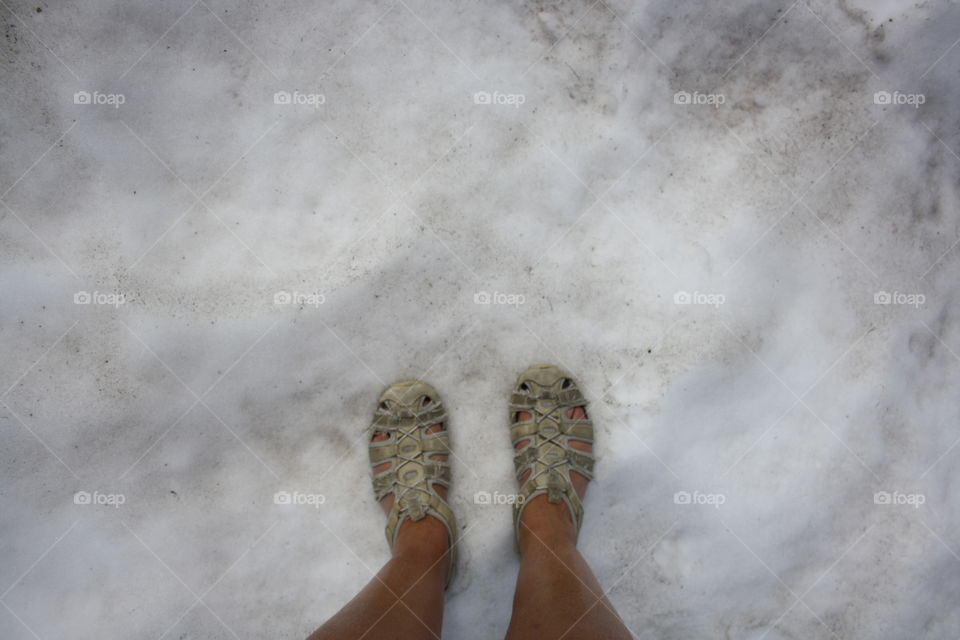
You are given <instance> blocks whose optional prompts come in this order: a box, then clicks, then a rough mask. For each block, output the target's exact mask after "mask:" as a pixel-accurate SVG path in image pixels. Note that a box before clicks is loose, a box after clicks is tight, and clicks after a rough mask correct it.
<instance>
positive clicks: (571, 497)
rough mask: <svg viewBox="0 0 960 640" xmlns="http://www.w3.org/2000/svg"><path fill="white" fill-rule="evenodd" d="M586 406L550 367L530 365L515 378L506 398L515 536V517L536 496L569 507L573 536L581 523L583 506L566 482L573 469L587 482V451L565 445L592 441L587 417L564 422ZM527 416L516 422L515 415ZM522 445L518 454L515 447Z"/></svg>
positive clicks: (568, 380) (589, 471)
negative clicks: (515, 484) (516, 487)
mask: <svg viewBox="0 0 960 640" xmlns="http://www.w3.org/2000/svg"><path fill="white" fill-rule="evenodd" d="M586 405H587V400H586V398H584V397H583V394H582V393H581V392H580V389H579V388H578V387H577V384H576V382H574V380H573V379H572V378H571V377H570V376H569V375H568V374H567V373H565V372H564V371H562V370H561V369H559V368H557V367H554V366H550V365H538V366H535V367H530V368H529V369H527V370H526V371H524V372H523V373H522V374H520V377H519V378H518V379H517V383H516V386H515V387H514V391H513V393H512V394H511V397H510V423H511V426H510V437H511V440H512V441H513V445H514V456H513V464H514V470H515V471H516V475H517V480H518V481H519V480H520V479H521V478H522V477H523V475H524V473H526V472H527V471H528V470H529V471H530V476H529V477H528V478H527V480H526V482H524V483H523V484H522V485H521V487H520V492H519V498H518V500H517V501H516V502H515V503H514V526H515V528H517V535H519V522H520V514H521V513H522V512H523V508H524V506H525V505H526V504H527V503H528V502H529V501H530V500H531V499H533V498H535V497H536V496H538V495H542V494H546V496H547V500H548V501H550V502H552V503H560V502H563V503H564V504H566V505H567V508H569V509H570V514H571V516H572V517H573V522H574V525H575V527H576V530H577V532H578V533H579V531H580V526H581V524H582V522H583V505H582V503H581V502H580V497H579V496H578V495H577V492H576V490H575V489H574V487H573V483H572V482H571V480H570V472H571V471H575V472H577V473H579V474H581V475H582V476H584V477H585V478H587V479H590V478H592V477H593V464H594V457H593V453H591V452H588V451H579V450H577V449H574V448H573V447H571V446H570V442H571V441H574V440H578V441H581V442H584V443H587V444H592V443H593V423H592V422H591V421H590V419H589V418H579V419H578V418H568V417H567V412H568V410H570V409H572V408H574V407H582V406H586ZM520 412H526V413H529V414H530V417H529V418H528V419H527V420H524V421H518V420H517V414H518V413H520ZM523 442H526V443H527V444H525V445H524V446H523V447H522V448H520V449H519V450H518V449H517V448H516V447H517V445H518V444H519V443H523Z"/></svg>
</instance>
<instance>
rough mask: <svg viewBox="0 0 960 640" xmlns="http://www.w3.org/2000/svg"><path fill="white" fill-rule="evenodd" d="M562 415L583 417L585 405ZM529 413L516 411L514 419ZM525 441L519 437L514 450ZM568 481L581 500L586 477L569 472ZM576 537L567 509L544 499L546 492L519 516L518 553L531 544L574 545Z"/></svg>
mask: <svg viewBox="0 0 960 640" xmlns="http://www.w3.org/2000/svg"><path fill="white" fill-rule="evenodd" d="M566 415H567V417H568V418H570V419H573V420H578V419H586V418H587V409H586V407H585V406H579V407H572V408H570V409H567V412H566ZM531 417H532V415H531V414H530V413H529V412H527V411H518V412H517V416H516V418H517V422H523V421H524V420H529V419H530V418H531ZM529 444H530V441H529V440H522V441H520V442H518V443H517V444H516V447H515V448H516V450H517V451H522V450H523V449H524V448H525V447H526V446H527V445H529ZM570 446H571V447H572V448H574V449H577V450H579V451H585V452H588V453H589V452H592V451H593V445H591V444H588V443H586V442H581V441H579V440H571V441H570ZM530 473H531V472H530V471H527V472H526V473H524V474H523V476H521V477H520V485H521V486H522V485H523V483H524V482H526V481H527V478H529V477H530ZM570 481H571V482H572V483H573V488H574V490H575V491H576V492H577V496H578V497H579V498H580V499H581V500H582V499H583V496H584V494H585V493H586V492H587V484H589V482H590V480H589V479H587V478H586V477H584V476H583V475H582V474H580V473H577V472H576V471H570ZM576 540H577V531H576V527H575V525H574V523H573V519H572V518H571V517H570V510H569V509H568V508H567V507H566V505H564V504H563V503H560V504H553V503H551V502H549V501H548V500H547V496H546V495H543V494H541V495H539V496H537V497H535V498H533V499H532V500H530V503H529V504H528V505H527V507H526V508H525V509H524V510H523V513H522V514H521V515H520V551H521V553H522V552H523V551H524V549H525V548H527V547H528V546H529V545H530V544H531V543H533V544H535V545H537V546H542V544H543V543H548V544H556V543H560V544H570V545H575V544H576Z"/></svg>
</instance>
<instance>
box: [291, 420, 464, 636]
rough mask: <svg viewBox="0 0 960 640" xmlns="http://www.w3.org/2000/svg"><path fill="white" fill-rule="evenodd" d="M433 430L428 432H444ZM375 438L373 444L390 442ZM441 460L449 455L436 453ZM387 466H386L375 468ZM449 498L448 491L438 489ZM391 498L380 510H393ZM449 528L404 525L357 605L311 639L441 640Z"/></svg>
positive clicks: (435, 523) (432, 523) (434, 523)
mask: <svg viewBox="0 0 960 640" xmlns="http://www.w3.org/2000/svg"><path fill="white" fill-rule="evenodd" d="M441 428H442V427H441V426H440V425H433V426H432V427H430V429H429V430H428V431H431V432H432V431H436V430H439V429H441ZM386 437H387V435H386V434H383V433H377V434H375V435H374V440H379V439H383V438H386ZM434 458H435V459H438V460H442V459H445V458H446V455H441V454H435V456H434ZM384 466H389V463H385V464H384V465H381V466H379V467H377V468H376V471H380V470H382V467H384ZM436 489H437V492H438V493H439V494H440V495H441V496H442V497H444V498H446V489H445V488H444V487H441V486H439V485H437V486H436ZM393 500H394V496H393V494H390V495H387V496H386V497H385V498H384V499H383V501H382V506H383V508H384V511H385V512H386V513H390V509H391V508H392V507H393ZM448 547H449V540H448V536H447V529H446V527H444V526H443V523H441V522H440V521H439V520H437V519H436V518H434V517H433V516H428V517H426V518H424V519H423V520H420V521H418V522H411V521H409V520H408V521H406V522H404V523H403V524H401V525H400V533H399V534H398V535H397V543H396V545H395V546H394V548H393V557H392V558H390V560H389V561H388V562H387V564H385V565H384V566H383V568H382V569H381V570H380V571H379V572H378V573H377V575H376V576H375V577H374V578H373V579H372V580H370V582H368V583H367V585H366V586H365V587H364V588H363V589H362V590H361V591H360V593H358V594H357V595H356V596H355V597H354V598H353V600H351V601H350V602H348V603H347V605H346V606H345V607H344V608H343V609H341V610H340V611H339V612H337V613H336V615H334V616H333V617H332V618H330V619H329V620H328V621H327V622H326V623H325V624H324V625H323V626H321V627H320V628H319V629H317V630H316V631H314V632H313V634H312V635H311V636H310V638H309V639H308V640H360V639H361V638H363V639H365V640H385V639H386V638H403V639H404V640H407V639H409V640H421V639H422V640H437V639H438V638H439V637H440V627H441V625H442V622H443V589H444V581H445V580H446V577H447V568H448V567H449V564H450V560H449V554H448V551H449V549H448Z"/></svg>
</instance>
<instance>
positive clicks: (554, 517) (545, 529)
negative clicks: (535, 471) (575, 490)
mask: <svg viewBox="0 0 960 640" xmlns="http://www.w3.org/2000/svg"><path fill="white" fill-rule="evenodd" d="M576 544H577V530H576V527H575V526H574V524H573V520H572V519H571V517H570V510H569V509H567V506H566V505H565V504H562V503H561V504H554V503H551V502H549V501H548V500H547V497H546V496H545V495H540V496H537V497H536V498H534V499H533V500H531V501H530V504H528V505H527V506H526V507H525V508H524V510H523V514H522V515H521V517H520V552H521V553H524V552H525V551H527V550H535V549H538V548H539V549H543V548H544V547H547V548H549V549H551V550H557V549H566V548H568V547H569V548H573V547H576Z"/></svg>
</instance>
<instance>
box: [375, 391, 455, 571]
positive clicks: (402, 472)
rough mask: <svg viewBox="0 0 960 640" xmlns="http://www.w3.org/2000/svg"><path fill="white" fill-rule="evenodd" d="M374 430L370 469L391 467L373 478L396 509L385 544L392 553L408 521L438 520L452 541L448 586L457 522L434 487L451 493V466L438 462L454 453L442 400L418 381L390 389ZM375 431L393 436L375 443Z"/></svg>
mask: <svg viewBox="0 0 960 640" xmlns="http://www.w3.org/2000/svg"><path fill="white" fill-rule="evenodd" d="M438 423H439V424H440V425H441V427H442V428H441V430H440V431H437V432H434V433H427V429H429V428H430V427H431V426H432V425H435V424H438ZM370 429H371V434H370V436H371V439H370V446H369V451H370V465H371V470H372V469H374V468H376V467H377V466H379V465H381V464H384V463H387V462H389V463H390V466H389V467H388V468H387V469H384V470H383V471H380V472H374V473H373V492H374V494H375V495H376V498H377V501H378V502H379V501H381V500H382V499H383V498H384V497H385V496H387V495H389V494H390V493H393V494H394V503H393V509H391V510H390V515H389V516H388V517H387V527H386V536H387V544H388V545H390V549H391V550H392V549H393V546H394V544H395V543H396V541H397V533H398V532H399V530H400V524H401V523H402V522H403V521H404V520H413V521H414V522H416V521H418V520H421V519H423V518H425V517H426V516H427V515H432V516H434V517H436V518H437V519H438V520H439V521H440V522H442V523H443V524H444V526H445V527H446V528H447V533H448V535H449V536H450V571H449V572H448V573H447V582H446V583H447V585H449V584H450V580H451V579H452V578H453V573H454V567H455V566H456V564H457V563H456V547H455V546H454V533H455V532H456V530H457V521H456V518H455V517H454V515H453V511H452V510H451V509H450V506H449V505H448V504H447V502H446V500H444V499H443V498H442V497H441V496H440V494H439V493H437V491H436V488H435V487H436V485H440V486H443V487H446V488H447V490H448V491H449V489H450V463H449V461H448V460H436V459H434V456H436V455H439V454H444V455H448V456H449V454H450V436H449V434H448V433H447V414H446V410H445V409H444V407H443V403H442V402H441V401H440V395H439V394H438V393H437V391H436V389H434V388H433V387H431V386H430V385H429V384H427V383H425V382H420V381H418V380H411V381H407V382H398V383H396V384H393V385H390V386H389V387H388V388H387V390H386V391H384V392H383V395H381V396H380V400H379V402H378V404H377V410H376V412H375V413H374V416H373V423H372V424H371V425H370ZM377 432H383V433H386V434H387V435H388V436H389V437H388V438H387V439H385V440H380V441H376V442H374V441H373V439H372V438H373V435H374V434H375V433H377Z"/></svg>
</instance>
